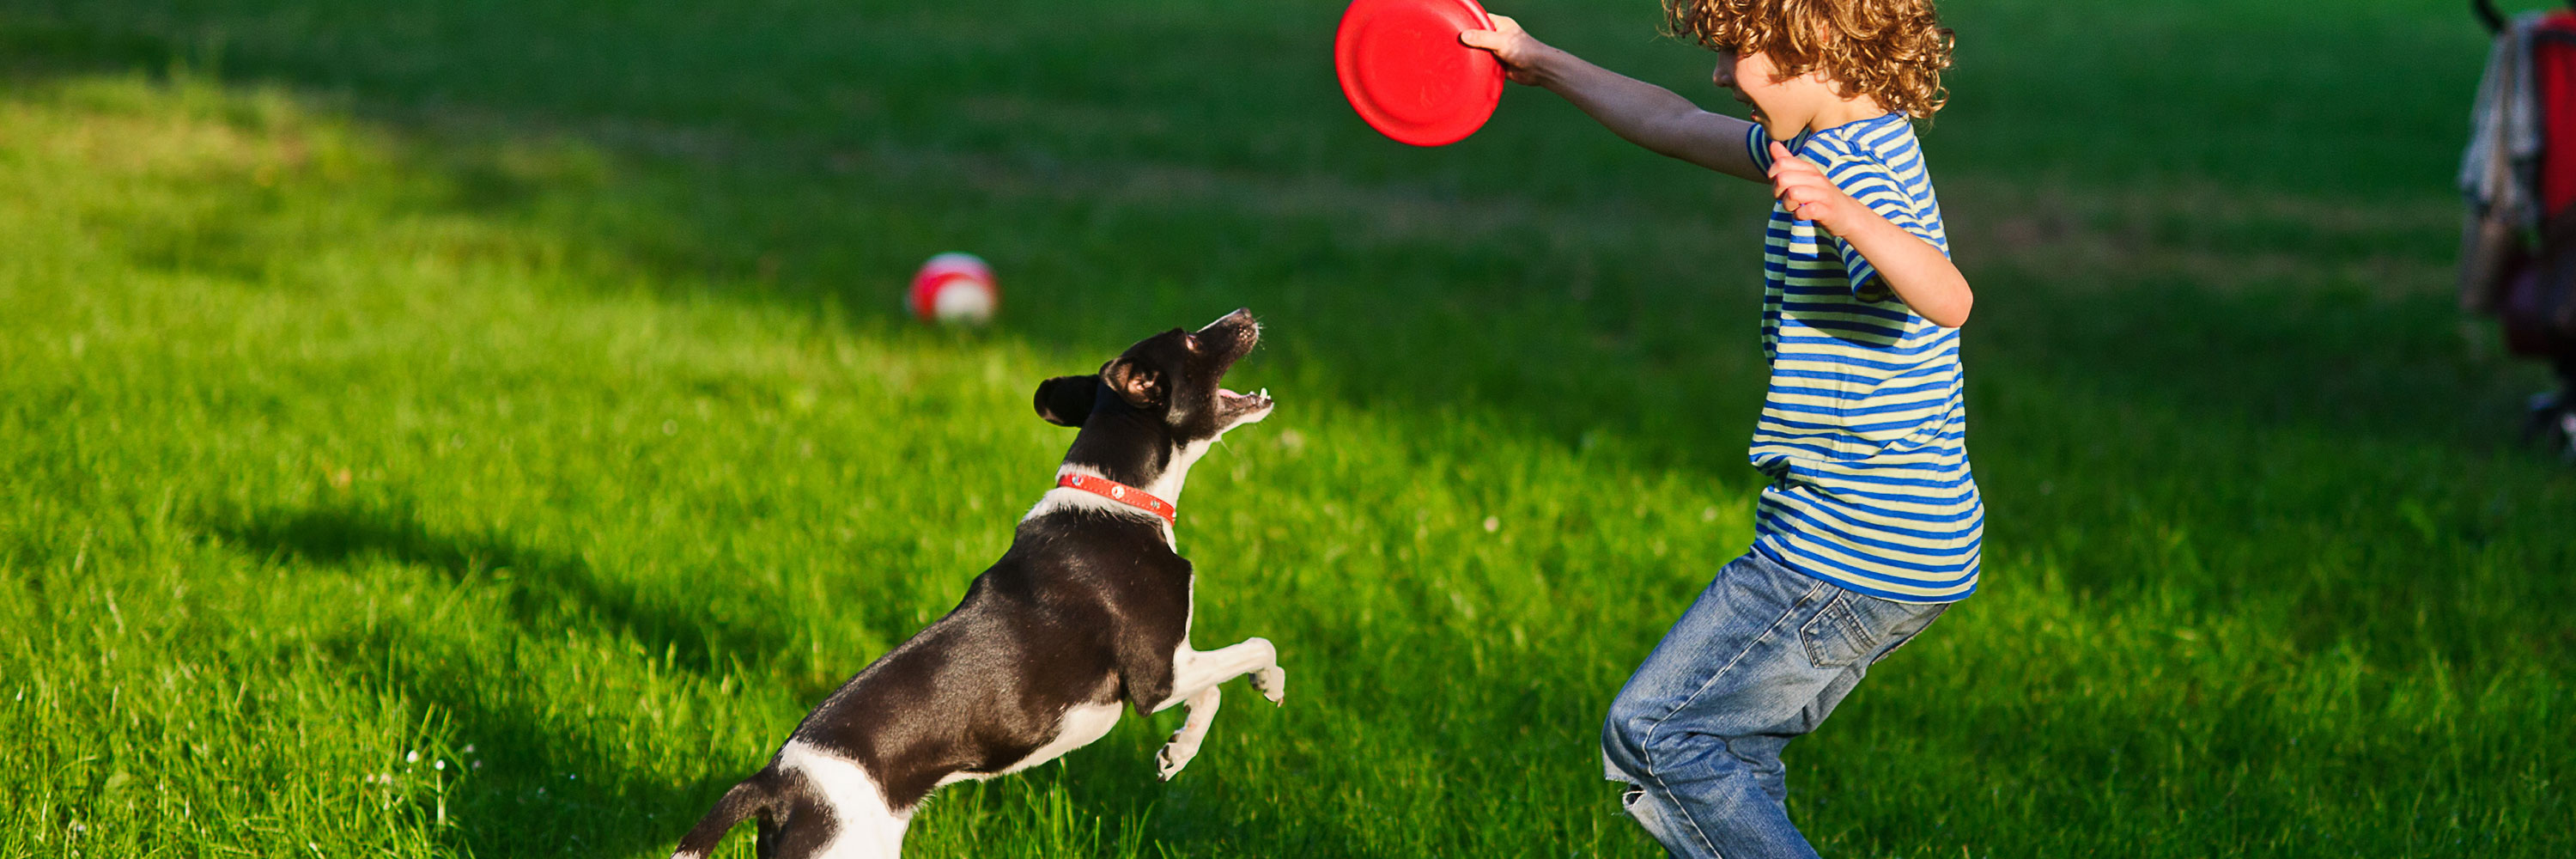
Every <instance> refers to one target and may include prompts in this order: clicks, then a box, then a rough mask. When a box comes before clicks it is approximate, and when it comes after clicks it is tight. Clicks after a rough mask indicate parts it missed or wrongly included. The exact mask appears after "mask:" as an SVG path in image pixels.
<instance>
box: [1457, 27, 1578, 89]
mask: <svg viewBox="0 0 2576 859" xmlns="http://www.w3.org/2000/svg"><path fill="white" fill-rule="evenodd" d="M1489 17H1492V18H1493V19H1494V28H1493V29H1491V30H1468V31H1465V32H1462V33H1459V34H1458V43H1459V44H1462V45H1466V46H1467V47H1470V48H1478V49H1481V50H1487V51H1492V52H1494V59H1497V60H1501V61H1502V63H1503V75H1504V76H1505V77H1508V78H1511V79H1512V82H1513V83H1516V84H1522V85H1525V86H1536V85H1538V83H1539V68H1538V67H1539V63H1541V62H1542V61H1544V60H1545V58H1546V55H1547V54H1549V53H1551V52H1553V51H1555V50H1556V49H1555V48H1550V47H1548V46H1547V45H1546V44H1544V43H1542V42H1540V41H1539V40H1537V39H1533V38H1530V34H1529V32H1528V31H1526V30H1522V29H1521V22H1519V21H1514V20H1512V19H1511V17H1510V16H1508V15H1493V16H1489Z"/></svg>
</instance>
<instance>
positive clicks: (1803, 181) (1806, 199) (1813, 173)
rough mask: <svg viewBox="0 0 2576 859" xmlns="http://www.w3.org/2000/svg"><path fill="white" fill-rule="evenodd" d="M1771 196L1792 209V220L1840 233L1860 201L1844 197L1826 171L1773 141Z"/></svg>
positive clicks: (1790, 214)
mask: <svg viewBox="0 0 2576 859" xmlns="http://www.w3.org/2000/svg"><path fill="white" fill-rule="evenodd" d="M1770 176H1771V196H1773V197H1775V198H1778V199H1779V201H1780V205H1783V206H1786V207H1788V209H1789V217H1791V218H1795V219H1797V220H1801V221H1814V222H1816V224H1817V225H1819V226H1822V227H1824V228H1825V229H1827V230H1833V231H1840V230H1842V229H1843V228H1844V227H1845V226H1847V225H1848V223H1849V222H1850V219H1851V215H1852V212H1853V211H1854V210H1856V209H1860V208H1861V205H1860V201H1858V200H1854V199H1852V198H1851V195H1849V194H1845V193H1843V189H1842V188H1840V187H1837V186H1835V185H1834V182H1833V180H1831V179H1827V178H1825V171H1823V170H1822V169H1819V168H1817V167H1816V165H1815V163H1814V162H1811V161H1808V160H1807V159H1804V158H1800V157H1798V156H1797V155H1796V154H1793V153H1791V152H1790V151H1789V147H1786V146H1782V145H1780V142H1779V141H1777V140H1774V141H1771V173H1770Z"/></svg>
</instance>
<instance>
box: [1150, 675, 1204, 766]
mask: <svg viewBox="0 0 2576 859" xmlns="http://www.w3.org/2000/svg"><path fill="white" fill-rule="evenodd" d="M1219 700H1220V696H1219V695H1218V690H1217V687H1214V686H1210V687H1207V688H1205V689H1201V690H1199V693H1198V694H1196V695H1192V696H1190V698H1189V700H1188V701H1186V702H1184V703H1185V704H1186V705H1187V706H1188V707H1189V708H1190V714H1189V717H1188V718H1185V719H1182V720H1181V729H1180V730H1177V731H1173V732H1172V741H1171V742H1168V743H1164V744H1163V750H1162V751H1161V752H1158V753H1156V754H1155V755H1154V762H1155V764H1156V767H1155V774H1157V775H1160V776H1162V778H1163V780H1164V781H1171V780H1172V777H1173V776H1176V775H1180V774H1181V768H1182V767H1185V766H1189V765H1190V759H1191V758H1195V757H1198V756H1199V741H1200V740H1202V739H1205V738H1206V737H1207V729H1208V724H1209V723H1211V722H1214V721H1216V705H1217V702H1218V701H1219Z"/></svg>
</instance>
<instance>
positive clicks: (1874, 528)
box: [1745, 113, 1985, 603]
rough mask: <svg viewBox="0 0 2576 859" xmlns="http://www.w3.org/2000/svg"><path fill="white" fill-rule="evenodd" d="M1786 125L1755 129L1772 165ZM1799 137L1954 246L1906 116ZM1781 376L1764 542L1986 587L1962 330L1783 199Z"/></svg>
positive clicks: (1873, 203) (1917, 228) (1783, 550)
mask: <svg viewBox="0 0 2576 859" xmlns="http://www.w3.org/2000/svg"><path fill="white" fill-rule="evenodd" d="M1770 143H1771V138H1770V136H1769V135H1767V134H1765V133H1764V132H1763V129H1762V126H1761V125H1759V124H1756V125H1754V126H1753V128H1752V130H1751V131H1750V132H1748V133H1747V135H1746V137H1745V146H1746V147H1747V149H1748V151H1749V152H1751V153H1752V155H1753V163H1754V164H1755V165H1757V166H1759V167H1760V168H1762V169H1765V170H1768V169H1770V167H1771V148H1770ZM1789 149H1790V150H1791V151H1793V152H1796V153H1798V155H1799V156H1801V157H1803V158H1806V159H1807V160H1808V161H1812V162H1815V164H1816V165H1817V166H1818V167H1820V168H1822V169H1823V170H1824V173H1825V176H1826V178H1828V179H1831V180H1832V181H1833V183H1834V185H1835V186H1836V187H1839V188H1841V189H1842V190H1843V192H1844V193H1847V194H1850V195H1851V196H1852V198H1853V199H1857V200H1859V201H1860V202H1861V203H1863V204H1865V205H1867V206H1869V207H1870V209H1871V210H1873V211H1876V212H1877V213H1878V214H1879V215H1880V216H1882V217H1885V218H1887V219H1888V220H1890V221H1893V222H1895V223H1896V225H1897V226H1900V227H1904V228H1905V230H1906V231H1907V232H1910V233H1913V234H1914V235H1916V236H1919V237H1921V238H1922V239H1923V240H1924V241H1928V242H1931V243H1932V244H1933V245H1934V246H1935V247H1939V248H1940V249H1941V252H1942V253H1943V254H1945V255H1946V254H1948V253H1949V252H1950V243H1949V239H1948V238H1947V237H1946V236H1945V235H1944V234H1943V233H1942V230H1941V207H1940V204H1939V203H1937V202H1936V201H1935V200H1934V199H1933V196H1932V180H1931V177H1930V176H1929V175H1928V174H1926V173H1925V172H1924V168H1923V149H1922V147H1921V146H1919V145H1918V144H1916V143H1915V140H1914V128H1913V125H1912V124H1911V123H1910V122H1908V121H1907V120H1906V118H1905V116H1904V115H1903V114H1894V113H1891V114H1888V115H1886V116H1881V117H1877V118H1873V119H1864V120H1860V121H1857V122H1852V123H1848V124H1844V125H1839V126H1835V127H1833V128H1828V129H1825V130H1823V131H1818V132H1812V133H1809V134H1806V135H1802V136H1801V139H1799V140H1795V141H1791V142H1790V143H1789ZM1762 281H1763V291H1762V353H1763V357H1764V358H1765V359H1767V360H1769V361H1770V363H1771V390H1770V393H1768V394H1767V395H1765V396H1764V398H1763V402H1762V420H1761V422H1760V423H1758V424H1756V425H1755V427H1754V430H1753V446H1752V451H1751V459H1752V460H1753V466H1754V467H1755V468H1759V469H1761V470H1762V472H1763V473H1764V474H1767V475H1769V476H1770V477H1771V484H1770V485H1769V486H1767V487H1764V488H1763V490H1762V503H1761V507H1760V511H1759V513H1758V514H1757V515H1756V516H1755V519H1754V539H1753V548H1754V551H1757V552H1761V553H1762V554H1764V555H1767V556H1769V557H1770V558H1771V559H1772V560H1775V561H1778V562H1780V563H1781V564H1782V565H1784V566H1787V567H1789V568H1790V569H1793V570H1797V571H1799V572H1803V573H1806V574H1808V575H1812V576H1816V577H1819V578H1823V579H1827V580H1830V581H1832V582H1834V583H1835V584H1838V585H1841V586H1843V587H1845V588H1848V589H1850V590H1853V591H1858V592H1860V593H1865V594H1869V595H1872V596H1877V597H1883V598H1886V599H1891V600H1898V601H1901V602H1917V603H1932V602H1950V601H1952V600H1957V599H1960V598H1962V597H1965V596H1967V595H1968V594H1969V593H1970V592H1971V591H1974V590H1976V588H1977V549H1978V542H1979V536H1980V535H1981V534H1982V533H1983V532H1984V530H1985V507H1984V505H1983V504H1982V503H1980V502H1979V501H1978V499H1977V484H1976V481H1975V480H1974V479H1973V478H1971V477H1970V476H1969V473H1968V451H1967V440H1968V417H1967V408H1966V404H1965V402H1964V400H1963V398H1962V397H1961V392H1962V388H1963V385H1962V380H1963V378H1964V377H1963V376H1962V375H1961V373H1960V370H1959V331H1958V329H1955V328H1943V327H1941V326H1939V325H1935V324H1933V323H1932V322H1931V321H1930V320H1927V319H1924V318H1923V317H1922V316H1920V315H1917V314H1916V313H1915V312H1914V311H1913V309H1912V308H1909V307H1907V306H1906V305H1905V303H1904V302H1903V301H1899V300H1897V298H1896V296H1895V294H1894V293H1893V292H1891V291H1890V290H1889V289H1888V287H1887V284H1886V282H1885V281H1884V280H1881V279H1880V278H1879V277H1878V272H1877V270H1876V269H1874V268H1872V267H1871V266H1870V263H1869V261H1868V260H1866V259H1862V258H1861V256H1860V253H1859V252H1857V251H1854V250H1853V249H1852V247H1851V245H1850V244H1849V243H1847V242H1845V241H1843V240H1842V239H1841V238H1840V237H1838V236H1835V235H1833V234H1832V233H1830V232H1827V231H1825V230H1823V229H1821V228H1819V227H1817V226H1816V224H1815V222H1813V221H1801V220H1794V219H1792V218H1790V217H1789V213H1788V209H1787V208H1786V207H1784V206H1780V205H1778V204H1774V205H1773V206H1772V208H1771V221H1770V224H1769V225H1768V227H1767V228H1766V230H1765V232H1764V235H1763V240H1762Z"/></svg>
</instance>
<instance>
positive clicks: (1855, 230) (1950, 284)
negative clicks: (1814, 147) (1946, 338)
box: [1770, 141, 1976, 328]
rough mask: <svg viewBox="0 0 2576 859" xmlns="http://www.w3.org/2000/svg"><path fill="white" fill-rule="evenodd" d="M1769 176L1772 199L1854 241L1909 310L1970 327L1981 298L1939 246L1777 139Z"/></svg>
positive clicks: (1935, 320) (1792, 213)
mask: <svg viewBox="0 0 2576 859" xmlns="http://www.w3.org/2000/svg"><path fill="white" fill-rule="evenodd" d="M1770 178H1771V196H1774V197H1777V198H1779V200H1780V205H1782V206H1786V207H1788V209H1789V216H1790V217H1792V218H1797V219H1799V220H1804V221H1814V222H1816V225H1817V226H1821V227H1824V228H1825V229H1827V230H1830V231H1832V232H1833V234H1834V235H1837V236H1841V237H1842V239H1843V241H1846V242H1850V243H1851V247H1852V250H1854V251H1857V252H1859V253H1860V255H1861V258H1863V259H1866V260H1869V264H1870V266H1871V267H1873V268H1876V269H1878V276H1879V278H1880V279H1882V280H1885V281H1887V288H1888V289H1890V290H1892V291H1894V292H1895V293H1896V297H1897V298H1899V299H1901V300H1903V301H1904V302H1905V306H1907V307H1911V308H1914V312H1915V313H1917V314H1921V315H1922V317H1923V318H1925V319H1929V320H1931V321H1932V324H1934V325H1939V326H1941V327H1943V328H1957V327H1959V326H1961V325H1966V324H1968V309H1969V307H1970V306H1972V305H1974V304H1975V303H1976V295H1975V294H1974V293H1972V292H1970V291H1969V289H1968V278H1967V276H1966V275H1963V274H1960V273H1959V267H1958V266H1957V265H1955V264H1952V263H1951V262H1950V258H1949V257H1948V256H1945V255H1943V254H1942V253H1941V249H1940V248H1937V247H1934V246H1933V245H1932V243H1931V242H1928V241H1924V240H1923V237H1921V236H1917V235H1915V234H1913V233H1911V232H1908V231H1906V229H1905V228H1904V227H1902V226H1899V225H1897V223H1896V222H1894V221H1890V220H1888V219H1887V218H1885V217H1883V216H1881V215H1880V214H1879V213H1878V212H1877V211H1876V210H1874V209H1871V208H1870V207H1869V206H1868V205H1867V204H1864V203H1862V202H1861V201H1859V200H1855V199H1852V196H1851V195H1850V194H1846V193H1843V189H1842V188H1841V187H1839V186H1836V185H1835V184H1834V183H1833V180H1832V179H1829V178H1826V176H1825V172H1824V171H1823V170H1820V169H1817V167H1816V165H1815V164H1813V163H1811V162H1809V161H1808V160H1807V159H1804V158H1800V157H1798V156H1796V155H1792V154H1790V152H1789V147H1786V146H1782V145H1780V143H1779V142H1778V141H1773V142H1772V143H1771V176H1770Z"/></svg>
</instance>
